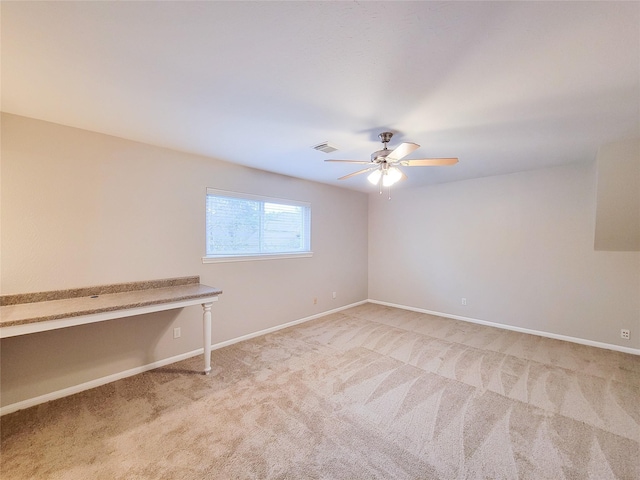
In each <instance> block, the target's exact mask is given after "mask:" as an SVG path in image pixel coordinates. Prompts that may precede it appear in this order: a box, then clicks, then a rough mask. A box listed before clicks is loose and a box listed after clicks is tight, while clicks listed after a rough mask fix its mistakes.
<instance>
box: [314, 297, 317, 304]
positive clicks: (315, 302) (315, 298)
mask: <svg viewBox="0 0 640 480" xmlns="http://www.w3.org/2000/svg"><path fill="white" fill-rule="evenodd" d="M317 303H318V298H317V297H313V304H314V305H317Z"/></svg>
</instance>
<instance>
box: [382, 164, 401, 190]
mask: <svg viewBox="0 0 640 480" xmlns="http://www.w3.org/2000/svg"><path fill="white" fill-rule="evenodd" d="M401 178H402V172H401V171H400V169H399V168H397V167H389V168H388V169H387V170H386V171H385V172H384V175H383V176H382V185H383V186H385V187H390V186H391V185H393V184H394V183H396V182H398V181H399V180H400V179H401Z"/></svg>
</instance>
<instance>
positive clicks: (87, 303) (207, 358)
mask: <svg viewBox="0 0 640 480" xmlns="http://www.w3.org/2000/svg"><path fill="white" fill-rule="evenodd" d="M221 293H222V290H220V289H219V288H215V287H209V286H207V285H202V284H201V283H200V277H181V278H169V279H164V280H154V281H148V282H130V283H117V284H111V285H101V286H96V287H86V288H76V289H70V290H53V291H49V292H38V293H25V294H15V295H0V338H7V337H15V336H17V335H27V334H30V333H36V332H44V331H47V330H54V329H58V328H66V327H73V326H75V325H84V324H86V323H94V322H103V321H106V320H112V319H114V318H123V317H131V316H134V315H143V314H146V313H153V312H160V311H163V310H172V309H175V308H183V307H188V306H190V305H198V304H199V305H202V309H203V313H202V324H203V329H202V330H203V345H204V373H205V374H208V373H209V372H210V371H211V306H212V305H213V302H215V301H217V300H218V295H220V294H221Z"/></svg>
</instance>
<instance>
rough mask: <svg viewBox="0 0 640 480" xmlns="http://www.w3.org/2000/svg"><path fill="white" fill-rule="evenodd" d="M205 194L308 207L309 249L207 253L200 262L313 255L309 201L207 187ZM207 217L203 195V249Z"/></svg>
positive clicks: (244, 260) (243, 260) (241, 260)
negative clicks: (279, 251)
mask: <svg viewBox="0 0 640 480" xmlns="http://www.w3.org/2000/svg"><path fill="white" fill-rule="evenodd" d="M206 195H207V196H209V195H217V196H220V197H228V198H237V199H242V200H251V201H256V202H262V203H277V204H282V205H290V206H296V207H305V208H308V209H309V211H308V215H307V219H308V228H307V232H306V233H307V235H308V245H309V250H305V251H296V252H283V253H253V254H247V255H244V254H228V255H207V254H205V256H203V257H202V263H221V262H246V261H253V260H273V259H281V258H307V257H312V256H313V251H312V250H311V203H309V202H301V201H298V200H289V199H284V198H276V197H267V196H264V195H253V194H250V193H241V192H231V191H227V190H219V189H217V188H210V187H207V194H206ZM208 221H209V219H208V218H207V212H206V197H205V251H206V235H207V233H206V230H207V229H206V225H207V224H208Z"/></svg>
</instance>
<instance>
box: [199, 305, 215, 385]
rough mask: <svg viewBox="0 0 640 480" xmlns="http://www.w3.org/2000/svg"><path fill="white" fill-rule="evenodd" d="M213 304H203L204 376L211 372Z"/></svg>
mask: <svg viewBox="0 0 640 480" xmlns="http://www.w3.org/2000/svg"><path fill="white" fill-rule="evenodd" d="M212 305H213V302H210V303H203V304H202V310H203V312H202V331H203V337H204V338H203V340H204V374H205V375H209V372H211V306H212Z"/></svg>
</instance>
